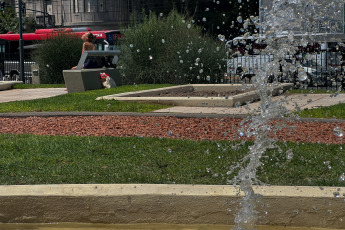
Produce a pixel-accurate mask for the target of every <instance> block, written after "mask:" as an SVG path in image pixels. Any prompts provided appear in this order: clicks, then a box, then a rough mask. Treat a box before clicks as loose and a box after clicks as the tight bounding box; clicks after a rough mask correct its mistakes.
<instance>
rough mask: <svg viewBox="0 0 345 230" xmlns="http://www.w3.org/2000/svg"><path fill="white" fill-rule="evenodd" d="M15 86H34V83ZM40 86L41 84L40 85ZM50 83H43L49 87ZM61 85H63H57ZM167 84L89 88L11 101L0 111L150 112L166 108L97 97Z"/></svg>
mask: <svg viewBox="0 0 345 230" xmlns="http://www.w3.org/2000/svg"><path fill="white" fill-rule="evenodd" d="M23 85H24V84H20V85H16V87H27V88H29V87H30V86H32V87H34V85H28V86H23ZM41 86H42V85H41ZM49 86H51V85H43V87H49ZM57 86H60V87H63V85H57ZM166 86H169V85H126V86H120V87H116V88H111V89H100V90H90V91H86V92H80V93H69V94H65V95H60V96H55V97H50V98H42V99H36V100H29V101H13V102H7V103H1V104H0V113H5V112H34V111H35V112H42V111H93V112H151V111H153V110H156V109H161V108H167V106H164V105H154V104H144V103H138V102H121V101H115V100H99V101H96V98H97V97H101V96H106V95H111V94H117V93H124V92H131V91H138V90H147V89H155V88H162V87H166Z"/></svg>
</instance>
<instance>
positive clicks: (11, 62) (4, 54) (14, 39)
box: [0, 27, 123, 80]
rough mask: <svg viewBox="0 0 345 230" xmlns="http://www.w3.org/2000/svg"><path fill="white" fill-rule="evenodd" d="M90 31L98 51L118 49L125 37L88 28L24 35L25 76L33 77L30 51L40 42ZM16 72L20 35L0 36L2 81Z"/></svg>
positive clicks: (116, 32)
mask: <svg viewBox="0 0 345 230" xmlns="http://www.w3.org/2000/svg"><path fill="white" fill-rule="evenodd" d="M88 31H89V32H91V33H92V34H94V35H95V36H96V41H95V43H94V44H95V45H96V47H97V49H98V50H115V49H118V45H119V43H120V40H121V37H122V36H123V35H122V34H121V33H120V31H119V30H95V31H93V30H91V29H90V28H87V27H83V28H54V29H38V30H36V31H35V32H34V33H23V46H24V60H25V61H24V72H25V76H26V77H30V76H31V64H33V63H32V62H31V61H30V49H35V48H37V46H38V45H39V41H42V40H48V39H49V38H51V37H52V36H54V34H58V33H72V34H75V35H77V36H78V37H81V36H82V35H83V34H85V33H86V32H88ZM14 70H17V71H18V70H19V34H14V33H7V34H0V80H4V79H1V78H4V76H6V77H7V78H12V77H11V75H12V74H11V72H12V73H14V72H15V71H14ZM3 75H4V76H3ZM12 80H14V79H12Z"/></svg>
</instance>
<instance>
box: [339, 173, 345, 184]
mask: <svg viewBox="0 0 345 230" xmlns="http://www.w3.org/2000/svg"><path fill="white" fill-rule="evenodd" d="M343 181H345V174H344V173H343V174H341V175H340V177H339V182H343Z"/></svg>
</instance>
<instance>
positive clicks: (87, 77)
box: [63, 68, 122, 93]
mask: <svg viewBox="0 0 345 230" xmlns="http://www.w3.org/2000/svg"><path fill="white" fill-rule="evenodd" d="M100 73H106V74H109V76H110V77H111V78H112V79H113V80H114V81H115V83H116V86H120V85H122V80H121V76H120V72H119V71H118V70H117V69H114V68H99V69H81V70H64V71H63V77H64V79H65V84H66V87H67V91H68V93H75V92H84V91H86V90H94V89H102V88H103V85H102V82H101V78H100Z"/></svg>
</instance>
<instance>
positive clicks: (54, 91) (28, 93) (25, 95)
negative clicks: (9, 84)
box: [0, 88, 67, 103]
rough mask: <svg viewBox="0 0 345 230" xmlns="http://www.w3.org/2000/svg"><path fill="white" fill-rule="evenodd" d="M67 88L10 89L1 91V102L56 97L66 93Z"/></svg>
mask: <svg viewBox="0 0 345 230" xmlns="http://www.w3.org/2000/svg"><path fill="white" fill-rule="evenodd" d="M66 93H67V91H66V89H65V88H38V89H9V90H2V91H0V103H2V102H10V101H24V100H33V99H39V98H47V97H54V96H57V95H61V94H66Z"/></svg>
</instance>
